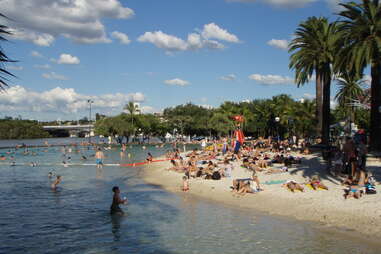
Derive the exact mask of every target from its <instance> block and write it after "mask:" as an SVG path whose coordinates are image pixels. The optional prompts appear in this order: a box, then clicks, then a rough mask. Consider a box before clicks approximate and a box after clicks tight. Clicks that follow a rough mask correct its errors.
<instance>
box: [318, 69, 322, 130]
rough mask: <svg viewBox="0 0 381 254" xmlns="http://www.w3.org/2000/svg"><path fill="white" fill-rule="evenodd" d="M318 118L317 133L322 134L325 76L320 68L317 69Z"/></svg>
mask: <svg viewBox="0 0 381 254" xmlns="http://www.w3.org/2000/svg"><path fill="white" fill-rule="evenodd" d="M316 119H317V121H318V124H317V130H316V131H317V133H319V135H321V134H322V131H323V77H322V74H321V71H320V70H316Z"/></svg>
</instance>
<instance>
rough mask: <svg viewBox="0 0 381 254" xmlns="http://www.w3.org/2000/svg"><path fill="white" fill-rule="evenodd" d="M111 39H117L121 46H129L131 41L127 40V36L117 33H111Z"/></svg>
mask: <svg viewBox="0 0 381 254" xmlns="http://www.w3.org/2000/svg"><path fill="white" fill-rule="evenodd" d="M111 37H112V38H115V39H117V40H118V41H119V42H120V43H121V44H126V45H127V44H130V42H131V40H130V39H129V38H128V35H127V34H125V33H121V32H118V31H114V32H112V33H111Z"/></svg>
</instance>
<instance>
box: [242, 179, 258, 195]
mask: <svg viewBox="0 0 381 254" xmlns="http://www.w3.org/2000/svg"><path fill="white" fill-rule="evenodd" d="M256 192H258V190H257V189H256V188H252V187H251V185H250V182H245V183H244V184H242V185H241V187H240V189H239V190H237V194H238V195H242V196H243V195H245V194H246V193H256Z"/></svg>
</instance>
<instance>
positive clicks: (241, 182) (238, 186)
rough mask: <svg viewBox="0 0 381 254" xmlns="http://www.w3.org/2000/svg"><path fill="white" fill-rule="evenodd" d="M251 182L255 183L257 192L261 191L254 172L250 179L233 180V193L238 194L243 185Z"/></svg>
mask: <svg viewBox="0 0 381 254" xmlns="http://www.w3.org/2000/svg"><path fill="white" fill-rule="evenodd" d="M251 181H252V182H255V183H256V185H257V187H258V190H263V189H261V186H260V182H259V178H258V176H257V175H256V173H255V172H254V173H253V174H252V176H251V178H240V179H234V180H233V186H232V189H233V191H237V192H238V191H239V190H240V189H241V188H242V187H243V186H244V185H245V184H247V183H250V182H251Z"/></svg>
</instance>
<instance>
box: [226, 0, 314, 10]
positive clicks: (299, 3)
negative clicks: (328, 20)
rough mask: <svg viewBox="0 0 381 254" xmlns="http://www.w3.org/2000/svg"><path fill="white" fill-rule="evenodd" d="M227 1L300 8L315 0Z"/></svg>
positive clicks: (230, 0) (228, 0)
mask: <svg viewBox="0 0 381 254" xmlns="http://www.w3.org/2000/svg"><path fill="white" fill-rule="evenodd" d="M226 1H227V2H242V3H253V2H259V3H265V4H269V5H272V6H275V7H286V8H300V7H304V6H305V5H307V4H309V3H313V2H315V1H317V0H226Z"/></svg>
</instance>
